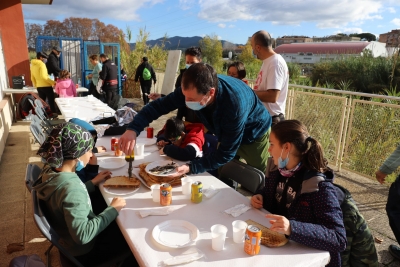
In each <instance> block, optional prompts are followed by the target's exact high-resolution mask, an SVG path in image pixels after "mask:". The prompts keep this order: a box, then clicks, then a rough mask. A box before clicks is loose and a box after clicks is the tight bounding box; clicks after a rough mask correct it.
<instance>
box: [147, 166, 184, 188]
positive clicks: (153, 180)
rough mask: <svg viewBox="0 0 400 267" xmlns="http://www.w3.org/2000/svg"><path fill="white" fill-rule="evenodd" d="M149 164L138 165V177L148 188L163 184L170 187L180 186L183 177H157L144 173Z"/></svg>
mask: <svg viewBox="0 0 400 267" xmlns="http://www.w3.org/2000/svg"><path fill="white" fill-rule="evenodd" d="M147 164H149V163H142V164H140V165H139V176H140V177H141V178H142V179H143V180H144V182H145V183H146V185H147V186H148V187H151V186H152V185H153V184H163V183H169V184H170V185H171V186H178V185H181V178H182V177H184V176H185V175H182V176H179V177H171V176H157V175H153V174H149V173H148V172H146V166H147Z"/></svg>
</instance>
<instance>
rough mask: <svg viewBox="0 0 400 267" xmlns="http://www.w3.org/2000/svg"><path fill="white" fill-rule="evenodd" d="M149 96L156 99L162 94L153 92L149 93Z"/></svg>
mask: <svg viewBox="0 0 400 267" xmlns="http://www.w3.org/2000/svg"><path fill="white" fill-rule="evenodd" d="M148 97H149V98H150V99H151V100H156V99H159V98H160V97H161V94H157V93H151V94H149V95H148Z"/></svg>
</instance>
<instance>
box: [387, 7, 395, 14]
mask: <svg viewBox="0 0 400 267" xmlns="http://www.w3.org/2000/svg"><path fill="white" fill-rule="evenodd" d="M388 11H389V13H396V9H394V8H393V7H388Z"/></svg>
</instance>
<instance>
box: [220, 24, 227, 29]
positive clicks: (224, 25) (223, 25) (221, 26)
mask: <svg viewBox="0 0 400 267" xmlns="http://www.w3.org/2000/svg"><path fill="white" fill-rule="evenodd" d="M218 27H220V28H222V29H223V28H225V27H226V24H224V23H220V24H218Z"/></svg>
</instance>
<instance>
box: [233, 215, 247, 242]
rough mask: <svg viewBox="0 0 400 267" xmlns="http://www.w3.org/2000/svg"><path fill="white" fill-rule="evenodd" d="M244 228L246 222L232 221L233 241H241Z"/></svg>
mask: <svg viewBox="0 0 400 267" xmlns="http://www.w3.org/2000/svg"><path fill="white" fill-rule="evenodd" d="M246 229H247V223H246V222H244V221H241V220H236V221H233V222H232V230H233V241H234V242H235V243H243V241H244V234H245V232H246Z"/></svg>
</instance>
